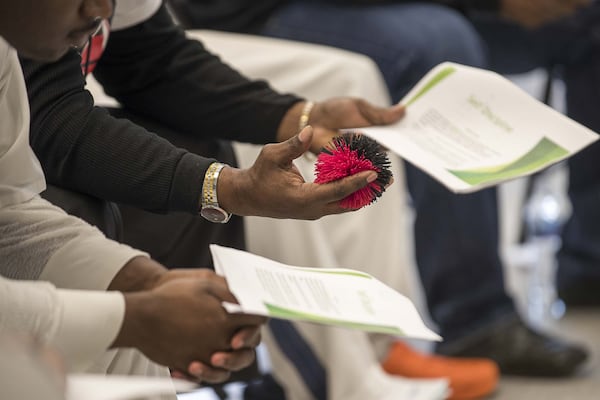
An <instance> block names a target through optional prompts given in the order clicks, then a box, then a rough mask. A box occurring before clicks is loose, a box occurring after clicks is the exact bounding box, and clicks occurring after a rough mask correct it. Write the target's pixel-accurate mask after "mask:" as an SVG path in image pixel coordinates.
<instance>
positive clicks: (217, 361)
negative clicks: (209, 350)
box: [211, 355, 225, 367]
mask: <svg viewBox="0 0 600 400" xmlns="http://www.w3.org/2000/svg"><path fill="white" fill-rule="evenodd" d="M211 361H212V364H213V365H214V366H215V367H224V366H225V357H223V356H221V355H216V356H214V357H213V358H212V360H211Z"/></svg>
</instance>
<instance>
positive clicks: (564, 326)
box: [491, 309, 600, 400]
mask: <svg viewBox="0 0 600 400" xmlns="http://www.w3.org/2000/svg"><path fill="white" fill-rule="evenodd" d="M554 330H555V332H556V333H557V334H559V335H562V336H563V337H566V338H569V339H574V340H577V341H579V342H581V343H584V344H585V345H586V346H587V347H588V348H589V350H590V351H591V352H592V358H591V360H590V361H589V362H588V364H587V365H586V366H585V368H584V369H583V370H582V371H581V372H580V373H579V374H578V375H576V376H575V377H572V378H568V379H522V378H510V377H506V378H503V379H502V381H501V383H500V387H499V390H498V391H497V393H496V394H495V395H494V396H492V397H491V399H492V400H538V399H539V400H591V399H600V365H599V363H600V309H595V310H573V311H568V312H567V314H566V315H565V317H563V318H562V319H561V320H559V321H558V322H557V323H556V326H555V327H554Z"/></svg>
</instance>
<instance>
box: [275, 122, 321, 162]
mask: <svg viewBox="0 0 600 400" xmlns="http://www.w3.org/2000/svg"><path fill="white" fill-rule="evenodd" d="M312 139H313V128H312V126H307V127H306V128H304V129H302V130H301V131H300V133H298V134H297V135H296V136H293V137H291V138H289V139H288V140H286V141H285V142H282V143H278V144H275V145H272V146H277V152H276V156H277V158H278V161H279V162H280V163H282V164H287V163H289V162H291V161H292V160H295V159H296V158H298V157H300V156H301V155H302V154H304V153H306V152H307V151H308V149H309V148H310V144H311V142H312Z"/></svg>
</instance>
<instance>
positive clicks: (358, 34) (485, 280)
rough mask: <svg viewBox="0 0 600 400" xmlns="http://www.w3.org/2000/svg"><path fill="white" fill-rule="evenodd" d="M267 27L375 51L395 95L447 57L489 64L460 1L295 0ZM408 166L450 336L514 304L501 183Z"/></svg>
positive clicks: (436, 302) (422, 262)
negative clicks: (357, 3) (473, 188)
mask: <svg viewBox="0 0 600 400" xmlns="http://www.w3.org/2000/svg"><path fill="white" fill-rule="evenodd" d="M262 33H263V34H265V35H268V36H274V37H280V38H287V39H295V40H301V41H306V42H312V43H318V44H325V45H330V46H335V47H339V48H343V49H347V50H351V51H354V52H357V53H362V54H365V55H367V56H369V57H370V58H372V59H373V60H374V61H375V62H376V63H377V65H378V66H379V68H380V70H381V72H382V73H383V77H384V79H385V81H386V83H387V86H388V88H389V91H390V94H391V97H392V99H393V100H394V101H398V100H400V99H401V98H402V96H404V94H405V93H406V92H407V91H408V89H410V88H411V87H412V86H413V85H414V84H415V83H416V82H417V81H418V80H419V79H420V78H421V77H422V76H423V75H424V74H425V73H426V72H427V71H428V70H429V69H431V68H432V67H433V66H435V65H437V64H438V63H440V62H442V61H455V62H458V63H462V64H468V65H474V66H485V65H486V53H485V46H484V43H483V42H482V41H481V39H480V37H479V35H478V33H477V31H476V30H475V29H474V27H473V25H472V24H471V23H470V22H469V21H468V20H467V19H466V18H465V17H464V16H462V15H461V14H459V13H457V12H455V11H454V10H451V9H449V8H446V7H443V6H437V5H433V4H426V3H423V4H421V3H404V4H395V5H393V4H388V5H381V6H368V7H352V6H346V5H339V6H337V5H326V4H323V3H318V2H317V3H315V2H292V3H291V4H289V5H287V6H284V7H282V8H281V9H279V10H278V11H277V12H276V13H275V15H273V17H272V18H271V19H270V20H269V21H268V23H267V25H266V26H265V28H264V30H263V32H262ZM406 170H407V182H408V188H409V191H410V194H411V197H412V201H413V205H414V209H415V211H416V221H415V225H414V234H415V245H416V259H417V265H418V269H419V273H420V276H421V280H422V283H423V286H424V289H425V293H426V298H427V304H428V307H429V311H430V313H431V315H432V317H433V319H434V320H435V322H436V323H437V324H438V325H439V327H440V330H441V334H442V335H443V336H444V337H445V338H446V339H448V340H452V339H453V338H457V337H460V336H461V335H462V334H464V333H465V331H469V330H471V329H474V328H476V327H477V326H478V325H482V324H485V323H488V322H491V321H492V320H494V319H495V318H496V317H498V316H500V315H505V314H508V313H512V312H514V306H513V303H512V301H511V299H510V298H509V297H508V296H507V295H506V293H505V290H504V280H503V270H502V264H501V262H500V258H499V255H498V219H497V204H496V192H495V191H494V190H493V189H491V190H486V191H482V192H478V193H475V194H470V195H460V196H459V195H454V194H452V193H451V192H449V191H448V190H446V189H445V188H444V187H442V186H441V185H440V184H438V183H437V182H436V181H434V180H433V179H431V178H429V177H428V176H427V175H425V174H423V173H422V172H421V171H419V170H417V169H416V168H414V167H412V166H407V169H406ZM373 223H377V222H376V221H373ZM390 245H392V246H393V243H391V244H390Z"/></svg>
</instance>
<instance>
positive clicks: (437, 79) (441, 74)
mask: <svg viewBox="0 0 600 400" xmlns="http://www.w3.org/2000/svg"><path fill="white" fill-rule="evenodd" d="M455 71H456V68H454V67H446V68H444V69H442V70H441V71H440V72H438V73H437V74H435V76H434V77H433V78H431V80H430V81H429V82H427V83H426V84H425V86H424V87H423V89H421V90H419V92H418V93H417V94H415V95H414V96H413V97H412V99H410V100H409V101H408V103H406V105H407V106H410V105H411V104H413V103H414V102H415V101H417V100H418V99H419V98H420V97H421V96H423V95H424V94H425V93H427V92H429V91H430V90H431V89H432V88H433V87H434V86H435V85H437V84H438V83H440V82H441V81H443V80H444V79H445V78H447V77H448V76H450V75H451V74H452V73H453V72H455Z"/></svg>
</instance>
